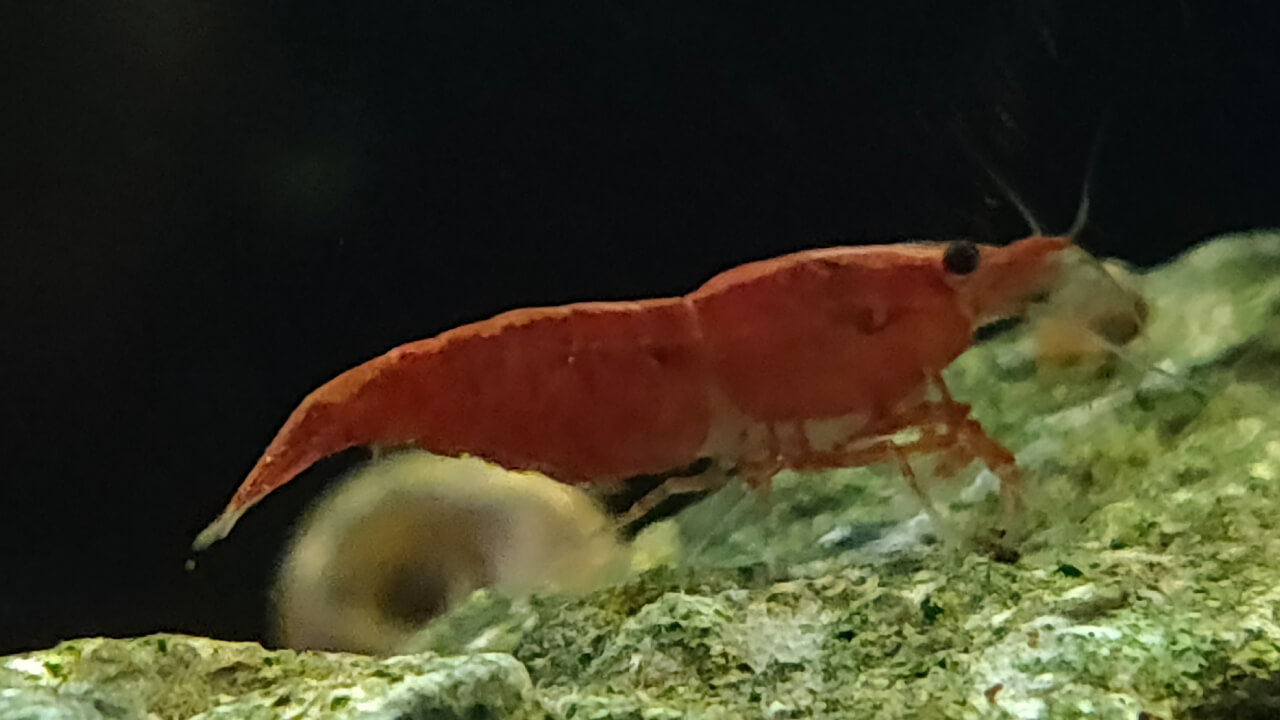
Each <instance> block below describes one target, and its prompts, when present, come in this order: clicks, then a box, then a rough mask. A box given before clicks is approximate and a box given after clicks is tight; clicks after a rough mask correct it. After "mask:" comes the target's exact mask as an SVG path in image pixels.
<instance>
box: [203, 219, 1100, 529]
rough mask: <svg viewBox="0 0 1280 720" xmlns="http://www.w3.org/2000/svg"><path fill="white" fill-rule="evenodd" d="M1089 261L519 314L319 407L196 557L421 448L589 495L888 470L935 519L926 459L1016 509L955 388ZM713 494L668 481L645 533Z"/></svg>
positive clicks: (852, 275)
mask: <svg viewBox="0 0 1280 720" xmlns="http://www.w3.org/2000/svg"><path fill="white" fill-rule="evenodd" d="M1074 247H1075V246H1074V244H1073V243H1072V242H1071V240H1070V239H1069V238H1067V237H1045V236H1041V235H1035V236H1033V237H1029V238H1025V239H1022V240H1018V241H1016V242H1013V243H1011V244H1009V245H1006V246H990V245H975V244H973V243H971V242H968V241H955V242H950V243H923V242H922V243H900V244H891V245H872V246H855V247H836V248H827V249H818V250H808V251H802V252H798V253H793V254H789V255H784V256H781V257H777V258H773V259H769V260H763V261H759V262H752V263H748V264H745V265H742V266H739V267H735V268H733V269H730V270H728V271H725V272H723V273H721V274H719V275H717V276H715V277H713V278H711V279H710V280H709V281H707V282H706V283H705V284H703V285H702V286H701V287H700V288H698V289H697V290H694V291H693V292H691V293H689V294H687V295H684V296H682V297H674V298H661V299H651V300H641V301H634V302H596V303H579V304H573V305H565V306H560V307H549V308H527V309H521V310H514V311H511V312H507V313H503V314H501V315H498V316H496V317H493V318H491V319H488V320H484V321H481V322H476V323H472V324H469V325H464V326H462V327H458V328H456V329H453V330H450V331H447V332H445V333H443V334H441V335H438V336H436V337H433V338H430V339H426V340H419V341H416V342H410V343H408V344H405V345H401V346H399V347H396V348H394V349H392V350H390V351H389V352H387V353H386V354H384V355H381V356H379V357H376V358H374V359H372V360H369V361H368V362H365V363H363V364H361V365H358V366H356V367H354V368H352V369H350V370H347V371H346V372H344V373H342V374H340V375H338V376H337V377H335V378H333V379H332V380H330V381H328V382H326V383H325V384H323V385H321V386H320V387H319V388H317V389H316V390H315V391H313V392H312V393H311V394H310V395H308V396H307V397H306V398H305V399H303V401H302V403H301V404H300V405H299V406H298V408H297V409H295V410H294V411H293V413H292V414H291V415H290V416H289V418H288V419H287V420H286V422H285V424H284V426H283V427H282V428H281V429H280V431H279V432H278V434H277V435H276V436H275V438H274V440H272V442H271V443H270V445H269V446H268V447H267V449H266V451H265V452H264V453H263V454H262V456H261V458H260V459H259V460H258V461H257V464H256V465H254V467H253V468H252V470H251V471H250V472H249V475H248V477H247V478H246V479H245V480H244V482H243V484H242V485H241V486H240V488H239V489H238V490H237V491H236V493H235V495H234V497H233V498H232V499H231V501H230V503H229V504H228V506H227V507H226V509H225V510H224V511H223V513H222V514H221V515H220V516H219V517H218V518H217V519H216V520H215V521H214V522H213V523H212V524H211V525H210V526H209V527H208V528H206V529H205V530H204V531H203V532H202V533H201V534H200V535H199V537H198V538H197V540H196V543H195V547H196V549H203V548H205V547H207V546H208V545H210V544H212V543H213V542H216V541H217V540H219V539H221V538H223V537H225V536H226V535H227V533H228V532H230V530H231V528H232V526H233V525H234V524H235V523H236V521H237V520H238V519H239V517H240V516H241V515H242V514H243V513H244V512H245V511H246V510H248V509H249V508H250V507H251V506H253V505H254V504H256V503H257V502H258V501H260V500H261V499H262V498H263V497H264V496H266V495H267V494H268V493H270V492H271V491H272V490H274V489H275V488H278V487H280V486H281V485H283V484H284V483H286V482H288V481H289V480H291V479H292V478H294V477H295V476H296V475H298V474H299V473H301V472H302V471H303V470H305V469H306V468H307V467H309V466H310V465H311V464H313V463H315V462H316V461H318V460H320V459H321V458H324V457H326V456H329V455H332V454H335V453H337V452H340V451H342V450H345V449H348V448H351V447H355V446H369V447H373V448H380V447H391V446H400V445H406V444H412V445H416V446H418V447H420V448H422V449H424V450H427V451H429V452H432V453H435V454H439V455H464V454H465V455H472V456H477V457H480V458H484V459H486V460H488V461H490V462H493V463H495V464H497V465H500V466H503V467H506V468H509V469H514V470H534V471H538V472H541V473H544V474H546V475H548V476H550V477H551V478H554V479H556V480H558V481H560V482H564V483H570V484H578V485H580V484H587V483H610V482H618V481H622V480H625V479H626V478H631V477H636V476H640V475H657V474H663V473H670V472H671V471H672V470H674V469H676V468H682V467H687V466H690V465H692V464H693V463H695V462H696V461H698V460H700V459H703V458H709V459H710V460H711V465H712V467H713V468H714V469H718V470H720V471H721V472H723V471H726V470H727V471H732V472H735V473H736V474H737V475H738V476H740V477H741V478H742V479H744V480H745V481H746V482H747V484H748V485H750V486H752V487H761V486H767V484H768V483H769V481H770V479H771V478H772V477H773V475H774V474H775V473H777V472H778V471H779V470H781V469H784V468H790V469H797V470H807V469H820V468H835V467H849V466H863V465H869V464H873V463H880V462H890V463H897V464H898V465H899V466H900V467H901V468H902V469H903V472H904V475H905V476H906V478H907V480H908V482H909V483H910V484H911V485H912V488H913V489H914V490H915V491H916V492H917V493H919V494H921V496H922V499H925V500H927V498H925V497H924V496H923V493H922V491H921V490H920V488H919V487H918V486H917V485H916V484H915V480H914V478H913V476H912V475H911V470H910V460H911V458H912V457H913V456H917V455H934V456H937V457H938V458H939V460H940V462H939V467H953V468H954V467H962V466H964V465H966V464H968V462H970V461H973V460H981V461H982V462H983V463H984V464H985V465H986V466H987V467H988V468H990V469H991V470H992V471H993V472H994V473H996V474H997V475H998V476H999V477H1000V479H1001V481H1002V484H1001V488H1002V489H1001V492H1002V495H1003V498H1004V499H1005V500H1006V501H1007V502H1009V503H1015V502H1016V500H1017V497H1018V493H1019V485H1018V473H1017V468H1016V466H1015V463H1014V458H1013V455H1012V454H1011V453H1010V452H1009V451H1008V450H1007V449H1005V448H1004V447H1003V446H1002V445H1001V444H1000V443H998V442H997V441H995V440H994V439H992V438H991V437H989V436H988V435H987V433H986V432H985V431H984V430H983V428H982V427H981V426H980V425H979V424H978V423H977V421H975V420H974V419H972V418H971V417H970V415H969V408H968V406H966V405H964V404H961V403H959V402H956V401H955V400H954V399H952V398H951V396H950V394H949V393H948V392H947V389H946V386H945V385H944V384H943V381H942V377H941V374H940V373H941V372H942V370H943V369H945V368H946V367H947V366H948V365H949V364H950V363H951V362H952V361H953V360H954V359H955V358H956V357H958V356H959V355H960V354H961V353H962V352H964V351H965V350H966V349H967V348H968V347H969V345H970V344H971V342H972V339H973V336H974V331H975V330H976V329H977V328H978V327H979V326H981V325H984V324H987V323H990V322H992V321H995V320H999V319H1002V318H1007V317H1010V316H1016V315H1019V314H1020V313H1022V312H1023V311H1024V310H1025V309H1026V308H1027V306H1028V304H1029V303H1030V302H1032V301H1033V300H1034V299H1035V298H1037V297H1038V296H1042V295H1043V294H1044V293H1045V292H1046V291H1048V290H1049V289H1050V288H1051V287H1052V286H1053V284H1054V283H1055V281H1056V279H1057V276H1058V274H1059V270H1060V266H1061V265H1062V258H1063V256H1064V252H1065V251H1067V250H1068V249H1072V248H1074ZM907 430H912V431H913V432H912V433H904V431H907ZM904 434H907V435H912V436H913V439H911V440H908V441H905V442H904V441H901V440H900V439H899V438H896V437H895V436H902V435H904ZM709 472H711V471H709ZM699 482H702V481H700V480H699V479H698V478H673V479H672V480H671V481H669V484H668V485H664V486H662V487H660V488H658V490H656V491H655V492H654V493H653V494H651V495H650V496H646V497H645V498H642V499H641V500H640V502H639V503H638V504H637V508H633V513H635V512H638V511H643V510H645V509H646V508H651V507H652V506H653V505H654V504H655V503H656V501H657V500H660V499H661V498H662V497H665V496H666V495H669V494H671V493H673V492H681V491H685V490H690V489H699V487H698V483H699ZM602 487H603V485H602Z"/></svg>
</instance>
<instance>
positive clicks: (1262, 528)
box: [0, 233, 1280, 720]
mask: <svg viewBox="0 0 1280 720" xmlns="http://www.w3.org/2000/svg"><path fill="white" fill-rule="evenodd" d="M1138 284H1139V285H1140V286H1141V287H1142V290H1143V292H1144V293H1145V294H1146V297H1147V301H1148V304H1149V306H1150V308H1151V312H1150V320H1149V324H1148V326H1147V327H1146V329H1145V332H1144V334H1143V335H1142V336H1141V337H1139V338H1138V339H1137V340H1135V341H1134V342H1132V343H1130V344H1129V345H1128V346H1126V347H1125V348H1124V349H1123V351H1122V353H1121V354H1119V355H1114V356H1111V357H1106V358H1100V359H1098V360H1097V361H1095V362H1089V363H1082V364H1079V365H1075V366H1066V367H1058V368H1052V367H1046V366H1040V365H1038V364H1037V363H1036V362H1035V359H1034V358H1035V356H1034V352H1033V347H1032V344H1031V343H1032V340H1031V336H1030V335H1029V334H1028V333H1026V332H1021V331H1016V330H1015V331H1013V332H1010V333H1007V334H1005V335H1003V336H1001V337H999V338H997V339H995V340H992V341H990V342H986V343H983V344H981V345H978V346H976V347H974V348H973V349H972V350H971V351H969V352H968V353H966V354H965V355H964V356H963V357H961V358H960V359H959V360H958V361H957V362H956V363H955V364H954V365H953V366H952V367H951V368H949V369H948V370H947V372H946V375H945V377H946V379H947V381H948V384H949V386H950V388H951V392H952V394H953V395H954V396H955V397H956V398H957V399H958V400H960V401H962V402H966V403H971V404H972V406H973V412H974V415H975V417H976V418H977V419H978V420H979V421H980V422H981V423H982V424H983V426H984V427H985V428H987V430H988V431H989V432H990V434H991V435H992V436H994V437H995V438H997V439H999V440H1000V441H1001V442H1003V443H1004V444H1006V445H1007V446H1009V447H1010V448H1012V449H1013V450H1014V451H1015V452H1016V454H1017V456H1018V461H1019V466H1020V467H1021V468H1022V471H1023V475H1024V478H1023V489H1024V501H1025V502H1024V507H1023V508H1022V509H1021V511H1020V512H1019V513H1018V514H1017V515H1016V516H1015V517H1012V518H1011V517H1009V516H1007V515H1006V514H1005V513H1004V511H1003V510H1002V508H1001V505H1000V503H999V502H998V498H997V495H996V493H995V492H994V490H995V488H996V480H995V478H994V476H992V475H991V474H990V473H988V472H985V471H983V470H982V469H981V468H980V467H977V466H975V467H971V468H968V469H967V470H966V471H965V472H963V473H961V474H960V475H959V476H958V477H957V478H954V479H951V480H948V481H939V480H937V479H936V478H933V476H932V475H931V474H930V472H929V467H928V463H927V462H926V463H921V467H920V468H919V474H920V475H921V477H922V479H924V480H926V482H927V484H928V486H929V487H930V489H931V491H932V492H933V494H934V496H935V498H936V500H937V503H938V505H939V507H940V509H941V510H942V513H943V515H944V517H945V526H937V525H935V524H934V523H933V522H931V520H930V518H929V517H928V516H927V515H925V514H924V513H923V512H921V511H920V508H919V507H918V506H917V505H916V504H915V502H914V500H913V499H912V496H911V495H910V493H909V492H907V491H906V489H905V487H904V484H903V482H902V480H901V478H900V477H899V476H898V474H897V472H896V470H895V469H894V468H882V467H873V468H861V469H854V470H840V471H830V472H821V473H809V474H799V473H789V472H788V473H782V474H780V475H779V476H778V478H776V480H775V483H774V489H773V492H772V494H771V496H770V497H769V499H768V500H767V501H766V500H763V499H761V498H759V497H758V496H752V495H748V494H747V493H744V492H743V490H742V489H741V488H740V487H736V486H731V487H729V488H726V490H724V491H722V492H720V493H718V494H717V495H715V496H712V497H710V498H708V499H707V500H706V501H704V502H702V503H699V504H698V505H695V506H693V507H690V508H688V509H687V510H686V511H684V512H683V513H681V514H680V515H679V516H678V517H677V518H675V519H674V520H672V521H668V522H667V523H665V524H662V525H659V526H655V527H654V528H651V529H650V530H651V531H652V532H651V533H646V534H647V535H649V540H652V539H653V538H660V539H661V540H662V542H665V543H669V544H670V547H667V548H665V549H662V550H660V551H655V552H653V553H652V554H653V555H655V556H667V557H672V558H675V560H674V562H672V563H670V564H668V565H666V566H662V567H657V568H654V569H651V570H648V571H646V572H643V573H640V574H637V575H635V576H633V577H631V578H629V579H627V580H626V581H625V582H622V583H619V584H617V585H613V586H610V587H607V588H603V589H600V590H597V591H595V592H592V593H589V594H585V595H576V596H570V595H553V594H544V595H535V596H532V597H527V598H519V599H512V598H506V597H503V596H501V595H499V594H495V593H492V592H478V593H476V594H474V595H473V596H472V597H471V599H470V600H469V601H468V602H466V603H464V604H463V605H462V606H460V607H458V608H456V609H455V610H454V611H452V612H451V613H450V614H449V615H446V616H444V617H442V618H440V619H438V620H436V621H434V622H433V623H431V624H430V625H429V626H427V627H426V628H424V629H423V631H422V632H421V633H419V634H418V635H417V636H416V637H415V638H414V639H413V640H412V641H411V642H410V648H411V649H412V650H414V651H415V652H420V653H422V654H420V655H412V656H402V657H397V658H387V659H381V660H378V659H372V658H361V657H356V656H338V655H326V654H316V653H285V652H281V653H271V652H267V651H264V650H262V649H261V648H258V647H257V646H253V645H239V644H224V643H215V642H212V641H204V640H196V639H191V638H179V637H174V636H165V637H162V638H150V639H148V638H143V639H139V640H132V641H97V640H95V641H82V642H78V643H70V644H66V645H64V646H60V647H59V648H57V649H54V650H51V651H46V652H45V653H31V654H27V655H22V656H15V657H13V658H6V659H0V688H5V689H4V690H0V718H7V717H8V716H6V715H5V711H4V708H5V705H4V703H5V702H10V700H7V699H6V698H7V697H9V696H6V695H4V694H2V693H12V692H23V693H28V695H27V697H29V698H30V702H31V703H33V705H32V707H35V706H36V705H39V703H46V704H48V703H50V702H54V701H55V700H56V701H57V702H63V703H68V705H67V707H68V708H69V709H68V710H67V713H64V714H63V715H56V716H55V715H49V717H73V716H75V717H81V716H83V717H98V716H102V715H108V716H112V717H132V716H134V715H135V714H137V716H138V717H143V716H146V715H147V714H150V715H151V716H154V717H160V718H164V719H165V720H167V719H168V718H178V717H192V716H201V715H202V714H203V716H212V715H219V716H221V717H264V718H265V717H290V718H293V717H313V716H314V717H320V716H324V717H357V716H362V715H366V714H378V713H386V712H393V711H392V710H387V709H385V708H390V707H396V708H399V709H398V710H395V711H394V712H398V713H399V714H398V715H396V716H397V717H432V718H435V717H493V718H501V717H538V718H543V717H545V718H556V719H564V720H569V719H570V718H572V719H573V720H581V719H583V718H637V719H640V718H677V717H681V718H683V717H691V718H809V717H832V718H859V717H875V718H903V719H906V718H913V719H914V718H923V719H925V720H934V719H943V718H948V719H951V718H965V719H968V718H975V719H976V718H1045V719H1049V720H1055V719H1060V718H1085V717H1089V718H1116V719H1121V718H1123V719H1125V720H1136V719H1137V718H1148V719H1151V718H1164V719H1165V720H1169V719H1170V718H1180V717H1192V718H1197V720H1215V719H1218V718H1222V719H1224V720H1225V718H1231V717H1250V716H1254V717H1265V716H1267V715H1266V714H1265V708H1268V707H1273V706H1274V703H1275V702H1276V698H1277V697H1280V691H1277V690H1276V688H1277V687H1280V617H1278V616H1277V611H1276V609H1277V608H1278V607H1280V565H1278V564H1277V563H1275V562H1274V558H1276V557H1280V527H1277V525H1278V523H1280V317H1278V316H1280V235H1278V234H1271V233H1253V234H1245V235H1236V236H1231V237H1226V238H1221V239H1217V240H1214V241H1211V242H1208V243H1205V244H1204V245H1202V246H1200V247H1198V248H1196V249H1194V250H1192V251H1191V252H1189V253H1188V254H1186V255H1185V256H1183V257H1181V258H1179V259H1177V260H1175V261H1174V262H1172V263H1170V264H1168V265H1167V266H1164V267H1160V268H1156V269H1153V270H1151V271H1149V272H1146V273H1143V274H1141V275H1140V276H1139V277H1138ZM640 542H646V538H645V536H642V537H641V539H640ZM161 640H163V642H164V649H163V651H162V650H161ZM113 643H114V644H113ZM175 658H176V659H175ZM182 658H186V659H185V660H182ZM152 677H155V678H160V679H159V680H152V679H150V678H152ZM419 686H421V687H419ZM162 689H163V690H162ZM169 691H171V692H169ZM40 693H43V695H41V694H40ZM395 693H401V696H402V697H404V698H410V699H406V700H403V704H402V705H399V706H397V705H388V704H386V703H388V702H389V701H388V700H387V699H386V698H390V697H392V696H393V695H395ZM37 696H38V697H37ZM423 697H426V698H431V699H430V700H426V701H423V700H421V698H423ZM418 702H426V703H428V704H427V705H416V704H414V703H418ZM277 703H279V705H277ZM377 703H383V704H381V705H379V704H377ZM430 703H435V704H434V705H432V704H430ZM1268 703H1271V704H1270V705H1269V704H1268ZM40 707H44V705H40ZM422 707H426V708H447V710H435V709H430V710H415V708H422ZM104 708H105V709H104ZM405 708H408V709H405ZM477 708H480V709H477ZM77 713H88V714H86V715H80V714H77ZM93 713H97V714H96V715H95V714H93ZM433 713H434V714H433ZM450 713H452V714H450ZM23 717H28V716H23ZM31 717H35V716H34V715H31Z"/></svg>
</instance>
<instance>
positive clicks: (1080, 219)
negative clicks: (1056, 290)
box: [1067, 113, 1109, 240]
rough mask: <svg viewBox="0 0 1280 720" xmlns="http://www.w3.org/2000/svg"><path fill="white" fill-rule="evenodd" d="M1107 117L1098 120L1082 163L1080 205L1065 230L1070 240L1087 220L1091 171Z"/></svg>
mask: <svg viewBox="0 0 1280 720" xmlns="http://www.w3.org/2000/svg"><path fill="white" fill-rule="evenodd" d="M1108 119H1109V118H1108V117H1107V115H1106V114H1105V113H1104V114H1103V117H1102V119H1101V120H1100V121H1099V122H1098V131H1097V133H1096V134H1095V135H1094V136H1093V143H1092V146H1091V147H1090V148H1089V159H1088V160H1086V161H1085V165H1084V182H1082V183H1081V184H1080V205H1079V206H1078V207H1076V216H1075V218H1074V219H1073V220H1072V221H1071V227H1070V228H1069V229H1068V230H1067V237H1069V238H1071V239H1072V240H1075V239H1076V236H1078V235H1079V234H1080V233H1081V232H1083V231H1084V226H1085V225H1086V224H1088V222H1089V202H1090V199H1091V195H1092V190H1091V188H1092V187H1093V173H1094V171H1095V170H1096V169H1097V167H1098V155H1100V154H1101V150H1102V136H1103V134H1104V133H1105V131H1106V129H1107V120H1108Z"/></svg>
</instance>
